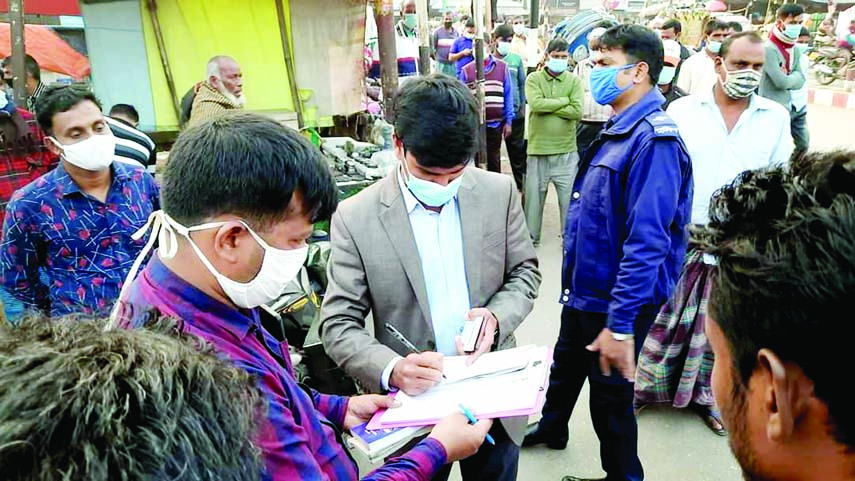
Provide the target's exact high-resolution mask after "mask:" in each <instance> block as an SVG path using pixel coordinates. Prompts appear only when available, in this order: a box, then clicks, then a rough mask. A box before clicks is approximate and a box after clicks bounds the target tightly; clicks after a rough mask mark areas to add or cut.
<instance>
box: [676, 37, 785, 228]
mask: <svg viewBox="0 0 855 481" xmlns="http://www.w3.org/2000/svg"><path fill="white" fill-rule="evenodd" d="M764 59H765V50H764V47H763V40H762V39H761V38H760V36H759V35H757V34H756V33H754V32H742V33H738V34H736V35H734V36H733V37H731V38H729V39H727V40H725V41H724V43H723V44H722V47H721V56H720V57H719V58H717V59H716V60H715V74H716V79H717V82H716V84H715V86H714V87H713V88H711V89H710V90H709V91H708V92H705V93H702V94H701V95H697V96H689V97H683V98H681V99H678V100H675V101H674V103H672V104H671V106H670V107H669V108H668V115H670V116H671V118H672V119H674V122H675V123H676V124H677V128H679V129H680V136H681V137H682V138H683V141H684V142H685V143H686V147H687V148H688V149H689V155H690V156H691V158H692V167H693V170H694V175H695V194H694V202H693V203H692V223H693V224H705V223H706V222H707V220H708V219H707V209H708V207H709V204H710V197H711V196H712V194H713V193H714V192H715V191H716V190H718V189H719V188H720V187H721V186H722V185H724V184H727V183H730V182H731V181H733V179H734V178H735V177H736V176H737V175H739V174H740V173H741V172H743V171H745V170H749V169H757V168H760V167H766V166H769V165H773V164H780V163H785V162H787V161H788V160H789V158H790V155H791V154H792V152H793V141H792V137H791V136H790V117H789V114H788V113H787V111H786V109H784V108H783V107H781V105H780V104H778V103H777V102H774V101H772V100H769V99H767V98H764V97H760V96H759V95H757V94H756V93H755V90H756V89H757V85H758V84H759V83H760V79H761V77H762V72H763V63H764ZM684 71H685V70H684Z"/></svg>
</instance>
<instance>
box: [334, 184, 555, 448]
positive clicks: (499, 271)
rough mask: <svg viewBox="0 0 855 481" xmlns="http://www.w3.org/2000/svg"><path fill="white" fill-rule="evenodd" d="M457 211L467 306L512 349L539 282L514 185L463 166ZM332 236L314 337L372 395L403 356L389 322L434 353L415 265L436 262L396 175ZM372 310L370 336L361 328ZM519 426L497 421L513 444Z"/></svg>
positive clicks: (364, 195) (515, 421)
mask: <svg viewBox="0 0 855 481" xmlns="http://www.w3.org/2000/svg"><path fill="white" fill-rule="evenodd" d="M458 205H459V208H460V221H461V222H460V224H461V228H462V231H463V249H464V253H463V255H464V264H465V268H466V278H467V281H468V284H469V298H470V303H471V305H472V307H486V308H487V309H489V310H490V311H491V312H492V313H493V314H494V315H495V316H496V319H497V320H498V321H499V334H500V339H499V349H505V348H509V347H513V346H515V345H516V341H515V339H514V330H515V329H516V328H517V326H519V325H520V323H521V322H522V321H523V319H525V317H526V316H527V315H528V314H529V312H531V309H532V307H533V304H534V299H535V298H536V297H537V292H538V289H539V287H540V280H541V275H540V271H539V270H538V264H537V255H536V254H535V251H534V247H533V246H532V243H531V238H530V236H529V232H528V228H527V227H526V224H525V220H524V218H523V212H522V208H521V206H520V199H519V196H518V194H517V190H516V187H515V186H514V183H513V179H512V178H511V177H509V176H505V175H501V174H495V173H490V172H486V171H483V170H481V169H477V168H472V167H470V168H467V170H466V173H465V175H464V177H463V182H462V184H461V186H460V191H459V193H458ZM330 236H331V240H332V253H331V254H330V261H329V264H328V278H329V283H328V286H327V291H326V295H325V298H324V303H323V307H322V309H321V324H320V331H321V338H322V340H323V343H324V347H325V348H326V351H327V353H328V354H329V356H330V357H331V358H332V359H333V360H334V361H335V362H336V363H337V364H338V365H339V366H341V367H342V368H343V369H344V370H345V372H347V373H348V374H349V375H351V376H353V377H355V378H357V379H359V380H360V381H361V382H362V383H363V385H365V386H366V387H367V388H368V389H371V390H372V391H375V392H379V391H380V390H381V382H380V377H381V375H382V372H383V369H384V368H385V367H386V366H387V365H388V363H389V362H390V361H391V360H392V359H393V358H394V357H395V356H396V355H401V356H406V355H407V354H408V353H407V351H406V349H405V348H404V347H403V346H401V345H400V343H399V342H398V341H396V340H395V339H394V338H393V337H391V336H390V335H389V334H388V333H387V332H386V329H385V328H384V325H385V324H386V323H390V324H392V325H393V326H395V328H397V329H398V330H399V331H400V332H401V333H402V334H403V335H404V336H405V337H407V339H409V340H410V341H412V342H413V344H415V345H416V347H417V348H419V349H420V350H434V349H436V342H435V337H434V333H433V325H432V323H431V320H430V310H429V307H428V299H427V291H426V289H425V281H424V276H423V274H422V266H421V263H422V261H428V262H441V261H442V260H441V259H429V260H425V259H420V257H419V253H418V249H417V247H416V242H415V239H414V237H413V232H412V229H411V228H410V223H409V218H408V215H407V211H406V207H405V205H404V199H403V194H402V193H401V188H400V184H399V183H398V176H397V174H390V175H389V176H387V177H386V178H385V179H382V180H380V181H378V182H377V183H376V184H374V185H373V186H371V187H369V188H367V189H365V190H364V191H362V192H360V193H359V194H357V195H356V196H354V197H352V198H350V199H347V200H346V201H344V202H342V204H341V205H340V206H339V208H338V211H337V212H336V213H335V214H334V215H333V218H332V226H331V232H330ZM369 312H370V313H371V315H372V317H373V334H372V332H370V331H369V330H368V329H366V319H367V318H368V316H369ZM525 423H526V418H525V417H523V418H511V419H505V420H503V425H504V427H505V430H506V431H507V432H508V435H509V436H510V438H511V439H512V440H513V441H514V442H515V443H517V444H520V443H521V442H522V438H523V435H524V430H525Z"/></svg>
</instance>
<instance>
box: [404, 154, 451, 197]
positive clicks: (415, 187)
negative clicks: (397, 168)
mask: <svg viewBox="0 0 855 481" xmlns="http://www.w3.org/2000/svg"><path fill="white" fill-rule="evenodd" d="M403 164H404V171H405V172H406V173H407V188H408V189H410V192H412V194H413V195H414V196H415V197H416V199H418V200H419V202H421V203H422V204H424V205H426V206H429V207H440V206H443V205H445V204H447V203H448V202H449V201H450V200H451V199H453V198H454V197H455V196H456V195H457V191H458V190H459V189H460V184H461V183H462V182H463V175H465V174H461V175H460V177H458V178H456V179H454V180H452V181H451V182H449V183H448V185H439V184H437V183H436V182H431V181H429V180H424V179H419V178H418V177H416V176H414V175H413V174H410V172H409V170H408V169H407V162H406V161H404V162H403Z"/></svg>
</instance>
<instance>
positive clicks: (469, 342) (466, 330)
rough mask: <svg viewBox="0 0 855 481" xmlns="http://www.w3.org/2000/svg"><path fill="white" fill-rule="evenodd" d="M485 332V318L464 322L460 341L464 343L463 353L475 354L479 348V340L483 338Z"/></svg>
mask: <svg viewBox="0 0 855 481" xmlns="http://www.w3.org/2000/svg"><path fill="white" fill-rule="evenodd" d="M483 332H484V318H483V317H476V318H474V319H471V320H468V321H463V331H462V332H461V333H460V340H461V341H462V342H463V352H465V353H466V354H470V353H473V352H475V349H476V348H477V347H478V339H480V338H481V334H482V333H483Z"/></svg>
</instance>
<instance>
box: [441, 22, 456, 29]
mask: <svg viewBox="0 0 855 481" xmlns="http://www.w3.org/2000/svg"><path fill="white" fill-rule="evenodd" d="M452 23H454V22H445V23H444V24H443V25H445V28H451V24H452Z"/></svg>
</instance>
